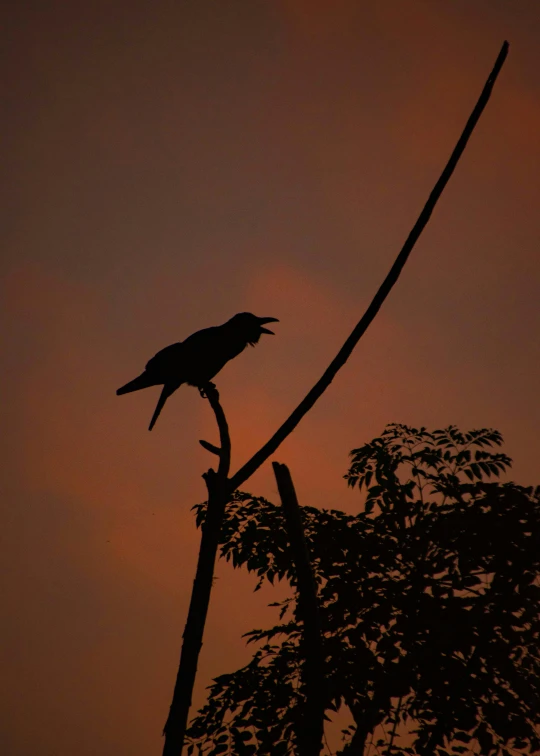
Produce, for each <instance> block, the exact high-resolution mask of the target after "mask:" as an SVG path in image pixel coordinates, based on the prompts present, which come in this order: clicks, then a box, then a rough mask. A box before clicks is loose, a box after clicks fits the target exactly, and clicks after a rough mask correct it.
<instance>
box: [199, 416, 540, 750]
mask: <svg viewBox="0 0 540 756" xmlns="http://www.w3.org/2000/svg"><path fill="white" fill-rule="evenodd" d="M501 443H502V439H501V436H500V434H499V433H498V432H497V431H493V430H489V429H481V430H473V431H470V432H469V433H461V432H460V431H459V430H458V429H457V428H455V427H454V426H451V427H449V428H445V429H443V430H435V431H431V432H430V431H427V430H426V429H425V428H420V429H415V428H410V427H408V426H405V425H397V424H393V425H390V426H387V428H386V429H385V431H384V433H383V434H382V435H381V436H380V437H379V438H376V439H374V440H373V441H371V442H370V443H369V444H366V445H364V446H362V447H360V448H358V449H354V450H353V451H352V453H351V455H352V460H351V464H350V468H349V470H348V472H347V474H346V476H345V478H346V480H347V483H348V485H349V486H350V487H352V488H357V489H358V490H359V491H360V492H361V496H363V499H362V509H361V511H360V512H359V513H358V514H357V515H348V514H345V513H344V512H342V511H340V510H334V509H329V510H318V509H315V508H313V507H302V518H303V524H304V529H305V536H306V541H307V543H308V546H309V550H310V553H311V557H312V562H313V568H314V572H315V575H316V579H317V583H318V589H319V600H320V606H321V622H322V629H323V633H324V651H325V668H326V677H327V682H328V701H327V709H328V710H332V709H333V710H336V709H338V708H339V707H340V706H341V705H342V704H343V703H345V704H346V705H347V706H348V707H349V709H350V711H351V714H352V717H353V720H354V724H352V725H351V728H349V729H348V732H346V733H345V735H346V740H347V738H348V740H347V742H346V743H345V745H344V749H343V751H341V753H344V754H345V753H347V752H351V753H352V752H353V746H354V752H357V753H358V752H360V753H361V752H362V750H361V748H359V746H363V744H365V743H366V740H367V738H369V737H371V738H373V735H374V732H375V730H376V729H377V727H378V726H380V725H384V726H385V727H387V728H391V727H392V726H393V724H394V721H395V723H396V725H397V724H399V725H400V726H401V727H403V726H404V727H406V728H408V729H409V730H411V729H412V728H413V733H414V742H413V746H412V749H404V748H401V747H399V746H398V744H396V745H393V748H392V750H393V752H394V754H396V753H405V752H409V753H414V754H421V755H423V754H438V756H446V754H459V753H465V752H467V751H469V750H471V749H474V748H476V747H477V746H478V747H479V748H480V750H481V753H482V754H486V756H489V754H495V753H500V754H503V755H506V754H510V753H511V752H512V751H513V752H515V751H516V750H518V751H519V750H525V749H527V750H528V751H529V752H531V753H535V752H537V751H539V750H540V739H539V737H538V728H539V726H540V682H539V680H540V652H539V641H540V586H539V576H540V548H539V547H540V487H538V488H536V489H532V488H525V487H522V486H519V485H517V484H515V483H500V482H498V481H497V480H496V478H497V477H498V476H499V475H500V473H501V472H503V471H505V470H506V469H508V467H509V465H510V459H509V458H508V457H507V456H506V455H504V454H502V453H500V452H499V451H496V450H495V449H494V447H499V446H500V445H501ZM196 509H197V518H198V522H199V523H201V522H202V521H203V519H204V514H205V507H204V505H198V507H197V508H196ZM221 553H222V555H223V556H224V557H225V558H226V559H228V560H231V561H232V563H233V564H234V565H235V566H236V567H246V568H247V569H248V570H250V571H251V572H254V573H255V574H256V575H257V576H258V578H259V582H258V584H257V586H258V587H259V586H260V585H261V583H262V581H264V580H269V581H270V582H273V581H274V580H275V578H278V579H283V578H286V579H287V580H288V581H289V582H290V583H291V585H292V586H293V588H294V587H295V584H296V583H295V575H294V571H293V568H292V563H291V557H290V550H289V544H288V540H287V531H286V529H285V523H284V519H283V515H282V512H281V508H280V507H278V506H276V505H274V504H272V503H271V502H269V501H266V500H264V499H261V498H257V497H253V496H251V495H249V494H247V493H242V492H237V493H236V494H235V496H234V498H233V500H232V502H231V503H230V505H229V506H228V510H227V513H226V521H225V524H224V528H223V532H222V535H221ZM278 606H279V607H280V618H279V619H280V622H279V623H278V624H277V625H275V626H274V627H272V628H270V629H266V630H254V631H251V632H250V633H248V634H247V635H248V638H249V641H250V642H258V643H259V644H261V646H260V647H259V648H258V649H257V651H256V652H255V654H254V656H253V659H252V660H251V662H250V663H249V664H248V665H246V666H245V667H243V668H242V669H239V670H237V671H236V672H233V673H232V674H228V675H222V676H221V677H219V678H217V679H216V680H215V681H214V683H213V685H212V686H211V689H210V696H209V700H208V703H207V704H206V706H205V707H204V708H203V709H202V710H201V711H200V712H199V714H198V716H197V717H196V719H195V720H194V721H193V723H192V725H191V728H190V730H189V736H190V738H191V741H190V742H191V745H192V746H193V748H195V747H196V748H197V749H198V751H197V752H199V753H205V754H210V753H229V754H239V756H241V754H243V753H255V752H256V753H279V752H283V753H293V752H294V747H295V724H296V723H297V722H298V719H299V712H300V711H301V707H302V703H303V699H302V692H301V690H300V689H299V670H300V666H301V663H302V658H301V652H300V649H301V644H300V640H301V630H302V623H301V621H300V620H299V618H298V616H297V602H296V593H295V592H294V593H293V595H292V596H291V597H290V598H289V599H287V600H286V601H285V602H282V603H281V604H278ZM286 614H287V620H286V621H283V619H284V617H285V615H286ZM398 701H399V709H397V707H396V703H397V702H398ZM248 734H249V738H248V737H247V736H248ZM225 736H226V737H225ZM218 738H221V740H218ZM241 738H246V739H245V740H241ZM381 745H383V744H381ZM218 747H219V749H220V750H215V749H216V748H218ZM251 747H254V748H256V750H255V751H253V750H249V749H250V748H251ZM246 748H247V749H248V750H245V749H246ZM242 749H244V750H242Z"/></svg>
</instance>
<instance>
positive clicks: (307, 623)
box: [272, 462, 325, 756]
mask: <svg viewBox="0 0 540 756" xmlns="http://www.w3.org/2000/svg"><path fill="white" fill-rule="evenodd" d="M272 467H273V468H274V475H275V476H276V482H277V486H278V491H279V495H280V498H281V504H282V506H283V512H284V513H285V522H286V524H287V532H288V536H289V541H290V544H291V554H292V560H293V563H294V566H295V570H296V579H297V587H298V614H299V618H300V619H301V620H302V623H303V626H304V627H303V633H302V646H303V654H304V664H303V670H302V678H303V680H302V682H303V688H304V692H305V696H306V703H305V707H304V712H303V715H302V718H301V723H300V727H299V732H298V733H297V738H298V754H299V756H318V754H319V753H320V752H321V748H322V738H323V735H324V709H325V692H324V651H323V643H322V634H321V622H320V615H319V602H318V600H317V584H316V582H315V578H314V576H313V570H312V568H311V561H310V558H309V549H308V545H307V543H306V539H305V537H304V528H303V526H302V517H301V515H300V507H299V505H298V499H297V498H296V491H295V490H294V484H293V481H292V478H291V473H290V471H289V468H288V467H287V465H282V464H280V463H279V462H273V463H272Z"/></svg>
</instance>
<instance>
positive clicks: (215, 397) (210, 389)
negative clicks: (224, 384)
mask: <svg viewBox="0 0 540 756" xmlns="http://www.w3.org/2000/svg"><path fill="white" fill-rule="evenodd" d="M204 392H205V394H206V398H207V399H208V401H209V402H210V406H211V407H212V409H213V410H214V415H215V416H216V422H217V425H218V428H219V440H220V444H221V446H220V454H219V466H218V471H217V475H218V477H219V478H221V479H222V480H223V481H225V480H226V479H227V476H228V474H229V470H230V468H231V438H230V435H229V425H228V423H227V418H226V417H225V413H224V412H223V407H222V406H221V404H220V403H219V393H218V390H217V388H216V387H215V386H214V384H213V383H209V384H208V386H207V387H206V388H205V390H204ZM203 446H204V444H203Z"/></svg>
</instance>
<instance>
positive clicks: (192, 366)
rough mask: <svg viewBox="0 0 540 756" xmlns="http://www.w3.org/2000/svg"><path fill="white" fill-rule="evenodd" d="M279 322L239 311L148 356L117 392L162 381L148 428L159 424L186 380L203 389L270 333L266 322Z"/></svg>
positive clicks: (145, 386)
mask: <svg viewBox="0 0 540 756" xmlns="http://www.w3.org/2000/svg"><path fill="white" fill-rule="evenodd" d="M273 322H278V319H277V318H258V317H257V316H256V315H252V314H251V312H239V313H238V314H237V315H234V317H232V318H231V319H230V320H228V321H227V322H226V323H223V325H220V326H213V327H212V328H203V330H202V331H196V332H195V333H193V334H191V336H188V338H187V339H186V340H185V341H179V342H178V343H177V344H171V345H170V346H168V347H165V349H162V350H161V351H160V352H158V353H157V354H156V355H155V356H154V357H152V359H151V360H149V361H148V362H147V364H146V367H145V369H144V373H141V375H139V376H137V378H134V379H133V380H132V381H130V382H129V383H126V385H125V386H122V387H121V388H119V389H118V391H117V392H116V393H117V394H118V395H119V396H120V395H121V394H129V393H130V392H131V391H139V390H140V389H145V388H148V387H149V386H159V385H161V384H163V390H162V392H161V396H160V397H159V400H158V403H157V406H156V409H155V411H154V414H153V416H152V420H151V421H150V426H149V427H148V430H152V428H153V427H154V425H155V424H156V420H157V419H158V417H159V414H160V412H161V410H162V409H163V406H164V404H165V402H166V401H167V399H168V398H169V397H170V395H171V394H173V393H174V392H175V391H176V389H177V388H179V387H180V386H181V385H182V384H183V383H187V384H188V385H189V386H196V387H197V388H198V389H199V390H204V387H205V386H207V385H208V384H209V383H210V381H211V380H212V378H213V377H214V376H215V375H217V374H218V373H219V371H220V370H221V368H222V367H223V366H224V365H225V364H226V363H227V362H228V361H229V360H232V359H233V358H234V357H236V356H237V355H239V354H240V352H243V351H244V349H245V348H246V347H247V345H248V344H250V345H251V346H255V344H257V342H258V341H259V339H260V338H261V334H263V333H271V334H272V335H273V333H274V332H273V331H270V330H269V329H268V328H263V325H264V324H265V323H273Z"/></svg>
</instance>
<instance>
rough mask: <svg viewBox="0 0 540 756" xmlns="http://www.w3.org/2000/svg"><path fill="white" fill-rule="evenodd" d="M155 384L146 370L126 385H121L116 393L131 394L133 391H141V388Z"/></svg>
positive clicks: (119, 394)
mask: <svg viewBox="0 0 540 756" xmlns="http://www.w3.org/2000/svg"><path fill="white" fill-rule="evenodd" d="M155 385H156V384H155V383H154V381H152V380H151V379H150V378H149V377H148V375H147V373H146V372H145V373H141V374H140V375H138V376H137V377H136V378H134V379H133V380H132V381H130V382H129V383H126V385H125V386H121V387H120V388H119V389H118V391H117V392H116V394H117V396H121V395H122V394H129V393H130V392H131V391H139V390H140V389H144V388H148V387H149V386H155Z"/></svg>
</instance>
